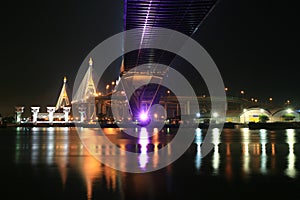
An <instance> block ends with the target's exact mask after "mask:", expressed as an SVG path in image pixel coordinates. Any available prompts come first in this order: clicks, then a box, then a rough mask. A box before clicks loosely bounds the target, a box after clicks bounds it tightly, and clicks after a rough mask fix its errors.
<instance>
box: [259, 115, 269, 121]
mask: <svg viewBox="0 0 300 200" xmlns="http://www.w3.org/2000/svg"><path fill="white" fill-rule="evenodd" d="M258 117H259V122H262V123H265V122H267V121H268V120H270V118H269V117H268V116H267V115H259V116H258Z"/></svg>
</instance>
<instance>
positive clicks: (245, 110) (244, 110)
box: [243, 108, 247, 123]
mask: <svg viewBox="0 0 300 200" xmlns="http://www.w3.org/2000/svg"><path fill="white" fill-rule="evenodd" d="M243 112H244V123H246V112H247V109H245V108H244V109H243Z"/></svg>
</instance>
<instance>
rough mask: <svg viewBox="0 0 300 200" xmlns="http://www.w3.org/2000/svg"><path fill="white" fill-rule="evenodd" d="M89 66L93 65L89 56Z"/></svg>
mask: <svg viewBox="0 0 300 200" xmlns="http://www.w3.org/2000/svg"><path fill="white" fill-rule="evenodd" d="M89 66H90V67H92V66H93V59H92V58H90V60H89Z"/></svg>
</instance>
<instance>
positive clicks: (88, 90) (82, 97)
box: [73, 58, 96, 102]
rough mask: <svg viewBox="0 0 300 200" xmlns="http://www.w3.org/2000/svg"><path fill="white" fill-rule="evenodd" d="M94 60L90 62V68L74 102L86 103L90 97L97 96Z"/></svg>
mask: <svg viewBox="0 0 300 200" xmlns="http://www.w3.org/2000/svg"><path fill="white" fill-rule="evenodd" d="M92 65H93V60H92V58H90V60H89V68H88V69H87V71H86V73H85V75H84V77H83V79H82V81H81V83H80V85H79V87H78V89H77V91H76V93H75V95H74V97H73V102H86V100H87V99H88V98H90V97H93V96H94V95H95V94H96V87H95V84H94V80H93V67H92Z"/></svg>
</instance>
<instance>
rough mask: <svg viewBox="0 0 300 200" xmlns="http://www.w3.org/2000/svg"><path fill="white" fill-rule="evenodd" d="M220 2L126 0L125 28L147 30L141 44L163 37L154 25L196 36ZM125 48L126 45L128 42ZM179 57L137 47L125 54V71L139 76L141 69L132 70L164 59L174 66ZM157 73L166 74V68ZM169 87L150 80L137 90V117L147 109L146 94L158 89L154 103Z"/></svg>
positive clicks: (132, 100) (134, 101) (134, 113)
mask: <svg viewBox="0 0 300 200" xmlns="http://www.w3.org/2000/svg"><path fill="white" fill-rule="evenodd" d="M216 2H217V0H125V5H124V29H125V30H130V29H134V28H141V29H142V30H143V33H142V35H141V37H140V38H137V40H140V44H144V43H147V42H151V41H152V40H153V39H154V38H155V37H159V35H157V34H156V33H154V32H153V31H151V27H163V28H168V29H173V30H176V31H179V32H181V33H183V34H186V35H187V36H192V35H193V34H194V33H195V32H196V31H197V30H198V28H199V26H200V25H201V23H202V22H203V21H204V19H205V18H206V16H208V14H209V12H210V11H211V10H212V9H213V7H214V5H215V4H216ZM125 40H126V38H125ZM124 44H126V42H125V43H124ZM124 48H125V49H126V45H125V46H124ZM175 57H176V55H174V54H172V53H170V52H167V51H163V50H158V49H140V50H137V51H133V52H130V53H128V54H125V55H124V57H123V65H122V68H121V75H125V76H127V77H130V76H133V75H134V76H135V79H136V78H138V77H139V74H138V72H135V74H130V72H128V71H129V70H130V69H133V68H134V67H136V66H140V65H142V64H146V63H160V64H163V65H165V66H171V67H172V63H173V61H174V58H175ZM157 73H158V74H160V75H161V77H162V78H163V76H164V73H163V72H157ZM129 79H130V78H128V80H129ZM140 79H145V77H142V76H141V77H140ZM132 81H134V80H131V82H130V81H129V82H128V83H127V84H125V86H124V87H125V88H124V89H125V91H126V87H130V85H132V84H133V83H132ZM166 89H167V88H163V87H161V86H159V85H151V84H150V85H146V86H144V87H142V88H139V89H138V90H136V91H135V93H134V95H132V97H131V98H130V100H129V104H130V108H131V112H132V113H131V114H132V116H133V118H138V113H139V112H140V110H142V109H143V108H142V105H141V102H142V101H143V98H144V96H145V95H147V96H149V93H154V94H155V95H154V96H153V101H151V102H152V103H153V104H154V103H158V102H159V98H160V95H161V94H163V93H165V90H166Z"/></svg>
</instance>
